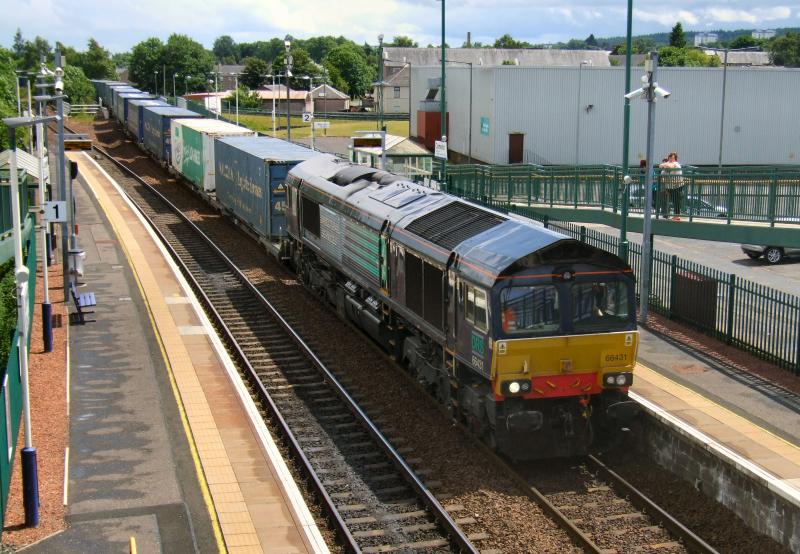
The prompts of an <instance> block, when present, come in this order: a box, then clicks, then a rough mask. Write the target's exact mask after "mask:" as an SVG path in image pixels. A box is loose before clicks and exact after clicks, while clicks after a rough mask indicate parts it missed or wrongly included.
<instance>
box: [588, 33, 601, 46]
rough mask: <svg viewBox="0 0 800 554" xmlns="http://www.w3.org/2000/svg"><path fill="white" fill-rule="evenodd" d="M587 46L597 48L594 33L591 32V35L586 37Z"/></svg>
mask: <svg viewBox="0 0 800 554" xmlns="http://www.w3.org/2000/svg"><path fill="white" fill-rule="evenodd" d="M585 42H586V46H588V47H589V48H597V47H598V46H597V39H596V38H594V33H592V34H590V35H589V37H588V38H587V39H586V41H585Z"/></svg>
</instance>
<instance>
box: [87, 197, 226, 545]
mask: <svg viewBox="0 0 800 554" xmlns="http://www.w3.org/2000/svg"><path fill="white" fill-rule="evenodd" d="M87 184H88V182H87ZM89 187H90V188H91V185H89ZM95 197H96V198H97V200H98V202H99V203H100V206H101V207H102V208H103V212H105V214H106V219H108V222H109V223H110V224H111V228H112V229H114V234H115V235H116V236H117V238H118V239H119V236H120V233H119V230H118V229H117V226H116V225H115V224H114V222H113V221H112V219H111V217H110V215H109V213H108V211H107V210H106V209H105V207H103V201H102V200H101V199H100V198H99V197H97V195H95ZM120 215H121V214H120ZM117 242H118V243H119V245H120V248H121V249H122V252H123V254H125V259H126V260H128V267H130V268H131V272H132V273H133V278H134V280H135V281H136V286H137V288H138V289H139V294H141V296H142V300H143V301H144V306H145V308H146V309H147V317H148V318H149V319H150V325H151V326H152V328H153V331H154V332H155V337H156V342H158V348H159V350H160V351H161V357H162V359H163V360H164V365H165V366H166V368H167V375H168V376H169V383H170V386H171V387H172V394H173V396H175V402H176V403H177V404H178V412H179V413H180V416H181V423H182V425H183V431H184V433H185V434H186V439H187V440H188V442H189V450H190V451H191V453H192V461H193V462H194V468H195V471H196V472H197V479H198V481H200V490H201V492H202V494H203V501H204V502H205V505H206V509H207V510H208V515H209V517H210V518H211V527H212V528H213V529H214V538H216V540H217V548H218V550H219V551H220V552H227V551H228V549H227V548H226V547H225V539H224V537H223V535H222V529H220V526H219V520H218V519H217V510H216V508H215V506H214V501H213V500H212V499H211V492H210V491H209V489H208V483H207V482H206V477H205V473H204V472H203V466H202V463H201V462H200V455H199V454H198V453H197V446H196V444H195V441H194V435H193V434H192V429H191V427H190V425H189V420H188V418H187V417H186V410H185V409H184V407H183V399H182V398H181V396H180V391H179V390H178V384H177V382H176V381H175V376H174V374H173V372H172V365H171V364H170V363H169V358H168V357H167V351H166V349H165V348H164V343H163V341H162V340H161V333H160V332H159V330H158V326H157V325H156V322H155V318H154V317H153V312H152V310H151V309H150V302H148V300H147V295H146V294H145V292H144V288H143V287H142V282H141V281H140V280H139V274H138V273H137V271H136V268H135V267H134V264H133V260H131V256H130V253H129V252H128V249H127V248H126V247H125V244H124V242H123V241H121V240H118V241H117Z"/></svg>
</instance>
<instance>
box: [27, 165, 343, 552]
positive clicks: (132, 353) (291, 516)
mask: <svg viewBox="0 0 800 554" xmlns="http://www.w3.org/2000/svg"><path fill="white" fill-rule="evenodd" d="M70 158H71V159H72V160H73V161H76V162H77V163H78V165H79V170H80V175H81V177H80V179H79V180H78V181H76V185H75V188H76V199H77V205H78V211H77V218H76V221H77V222H78V223H79V224H80V236H79V240H80V246H81V248H83V249H84V250H85V252H86V259H85V262H84V268H85V270H84V277H82V278H81V281H82V282H83V283H84V285H83V286H82V287H81V288H79V289H78V290H79V292H93V293H95V297H96V302H97V305H96V307H94V308H93V310H94V312H93V313H90V314H87V315H86V319H87V322H86V323H85V324H84V325H74V326H71V327H70V337H69V345H70V355H69V364H70V365H69V372H70V377H69V385H68V387H69V395H70V398H71V402H70V403H69V417H70V437H69V448H70V450H69V455H68V469H67V472H66V473H67V480H68V486H67V487H66V492H65V498H64V502H65V504H66V507H67V509H66V513H67V521H68V523H69V528H68V529H67V530H66V531H64V532H63V533H60V534H58V535H55V536H53V537H51V538H49V539H46V540H45V541H43V542H40V543H38V544H36V545H34V546H33V547H31V548H30V549H29V551H32V552H55V551H58V552H103V551H105V552H111V551H118V552H121V551H127V549H128V544H129V540H130V538H131V537H133V538H134V539H135V540H136V544H137V547H138V551H140V552H224V551H227V552H231V553H249V552H282V553H284V552H285V553H292V552H298V553H301V552H327V547H326V545H325V542H324V540H323V538H322V536H321V535H320V532H319V530H318V529H317V527H316V525H315V523H314V520H313V517H312V516H311V513H310V512H309V510H308V508H307V506H306V505H305V503H304V501H303V498H302V496H301V495H300V493H299V491H298V490H297V488H296V486H295V483H294V481H293V479H292V475H291V473H290V472H289V470H288V468H287V466H286V464H285V463H284V461H283V460H282V459H281V456H280V452H279V450H278V448H277V447H276V445H275V443H274V442H273V441H272V439H271V437H270V435H269V432H268V430H267V429H266V427H265V425H264V423H263V420H262V419H261V417H260V416H259V412H258V410H257V408H256V406H255V405H254V404H253V402H252V400H251V398H250V396H249V395H248V392H247V390H246V389H245V387H244V386H243V385H242V384H241V382H240V381H239V380H238V375H237V374H236V369H235V367H234V366H233V363H232V362H231V360H230V359H229V358H228V356H227V353H226V352H225V349H224V347H223V345H222V344H221V342H220V341H219V339H218V337H217V335H216V333H215V332H214V330H213V327H212V326H211V325H210V323H209V321H208V320H207V319H206V317H205V314H204V313H203V312H202V309H201V308H200V306H199V304H198V303H197V300H196V299H195V298H194V295H193V293H192V291H191V289H190V288H189V285H188V284H187V283H186V282H185V281H184V279H183V277H182V276H181V275H180V272H179V270H178V269H177V267H176V266H175V265H174V264H173V263H172V261H171V259H169V257H168V256H167V253H166V251H165V250H163V249H162V247H160V246H159V245H158V243H157V241H156V240H155V235H153V234H152V231H150V230H149V229H148V228H147V227H146V226H145V224H144V222H143V220H141V219H140V218H139V215H138V212H137V211H136V210H135V208H134V207H133V205H131V204H129V203H128V202H127V200H126V198H125V197H124V195H123V194H121V191H120V190H119V189H117V188H116V187H115V183H113V181H112V180H111V179H110V178H109V177H108V176H107V175H106V174H105V173H104V172H103V171H102V169H101V168H100V166H98V165H97V164H96V163H94V161H93V160H92V159H91V157H90V156H89V155H85V154H83V153H76V154H71V155H70ZM71 310H72V311H74V306H72V307H71Z"/></svg>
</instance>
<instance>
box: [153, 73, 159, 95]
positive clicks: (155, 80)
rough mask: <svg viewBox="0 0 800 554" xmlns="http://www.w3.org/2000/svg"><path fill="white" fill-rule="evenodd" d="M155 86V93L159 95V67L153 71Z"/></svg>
mask: <svg viewBox="0 0 800 554" xmlns="http://www.w3.org/2000/svg"><path fill="white" fill-rule="evenodd" d="M153 87H154V88H155V91H154V92H153V94H155V95H156V96H158V69H156V70H155V71H153Z"/></svg>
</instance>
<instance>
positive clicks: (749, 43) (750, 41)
mask: <svg viewBox="0 0 800 554" xmlns="http://www.w3.org/2000/svg"><path fill="white" fill-rule="evenodd" d="M754 46H759V42H758V39H755V38H753V37H752V35H739V36H738V37H736V38H735V39H733V40H732V41H731V42H730V44H728V48H733V49H737V48H753V47H754Z"/></svg>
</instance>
